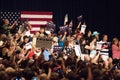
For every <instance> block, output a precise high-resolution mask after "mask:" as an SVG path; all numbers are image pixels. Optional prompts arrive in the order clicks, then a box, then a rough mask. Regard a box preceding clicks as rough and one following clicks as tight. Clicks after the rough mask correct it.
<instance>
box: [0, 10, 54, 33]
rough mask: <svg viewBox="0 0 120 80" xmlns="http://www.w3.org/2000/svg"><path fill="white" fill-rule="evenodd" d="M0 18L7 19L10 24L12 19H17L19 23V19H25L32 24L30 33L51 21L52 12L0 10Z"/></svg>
mask: <svg viewBox="0 0 120 80" xmlns="http://www.w3.org/2000/svg"><path fill="white" fill-rule="evenodd" d="M0 18H1V19H2V20H4V19H9V21H10V25H11V24H12V23H13V22H14V21H17V22H18V24H20V23H21V20H25V19H27V20H28V21H29V23H30V24H31V26H32V30H31V33H34V32H36V31H39V30H40V26H41V25H46V23H47V22H48V21H52V18H53V13H52V12H37V11H20V12H13V11H12V12H11V11H1V12H0Z"/></svg>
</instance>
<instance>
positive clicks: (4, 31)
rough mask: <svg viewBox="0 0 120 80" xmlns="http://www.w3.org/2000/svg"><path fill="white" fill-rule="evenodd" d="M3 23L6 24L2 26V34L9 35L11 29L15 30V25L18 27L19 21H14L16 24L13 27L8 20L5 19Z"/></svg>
mask: <svg viewBox="0 0 120 80" xmlns="http://www.w3.org/2000/svg"><path fill="white" fill-rule="evenodd" d="M3 22H4V23H3V25H2V26H1V34H6V35H9V34H10V31H11V29H13V28H14V26H15V25H17V21H14V23H13V24H12V25H11V26H10V25H9V20H8V19H5V20H4V21H3Z"/></svg>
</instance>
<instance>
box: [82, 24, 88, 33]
mask: <svg viewBox="0 0 120 80" xmlns="http://www.w3.org/2000/svg"><path fill="white" fill-rule="evenodd" d="M86 27H87V26H86V25H81V31H80V32H81V33H85V30H86Z"/></svg>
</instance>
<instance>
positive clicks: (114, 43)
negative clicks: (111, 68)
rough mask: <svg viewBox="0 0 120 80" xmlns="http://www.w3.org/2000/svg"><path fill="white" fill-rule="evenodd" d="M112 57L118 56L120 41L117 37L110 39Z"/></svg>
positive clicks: (117, 57)
mask: <svg viewBox="0 0 120 80" xmlns="http://www.w3.org/2000/svg"><path fill="white" fill-rule="evenodd" d="M112 58H113V59H119V58H120V41H119V40H118V38H113V41H112Z"/></svg>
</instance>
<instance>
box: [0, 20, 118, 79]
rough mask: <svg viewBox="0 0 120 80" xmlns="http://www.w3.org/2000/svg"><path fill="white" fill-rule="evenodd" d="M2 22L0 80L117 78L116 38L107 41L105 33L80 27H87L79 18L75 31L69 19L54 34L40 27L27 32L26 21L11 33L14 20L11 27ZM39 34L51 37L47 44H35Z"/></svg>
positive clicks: (0, 32)
mask: <svg viewBox="0 0 120 80" xmlns="http://www.w3.org/2000/svg"><path fill="white" fill-rule="evenodd" d="M3 22H4V24H3V25H1V26H0V80H120V70H119V69H120V67H119V66H120V65H119V63H120V60H119V58H120V41H119V39H118V38H116V37H115V38H113V41H111V42H110V41H109V42H108V35H107V34H100V33H99V32H98V31H93V32H92V31H91V30H85V31H84V30H81V27H82V26H83V25H84V26H87V25H86V24H85V23H82V22H81V21H80V22H79V24H78V26H77V28H76V30H75V31H73V30H72V26H73V25H74V24H73V23H72V21H71V22H68V23H66V24H65V25H64V26H61V27H60V29H59V32H58V34H56V33H55V32H54V31H53V32H51V31H50V30H49V29H46V27H45V26H41V27H40V31H39V32H35V33H34V35H33V36H30V35H28V33H29V31H30V30H31V29H32V26H31V25H30V24H29V21H27V22H25V23H23V24H24V26H23V25H21V28H20V29H19V30H18V31H15V33H12V32H11V31H12V29H13V28H14V27H15V25H16V24H17V22H16V21H15V22H14V23H13V24H12V25H11V26H10V25H9V20H8V19H5V20H4V21H3ZM86 28H87V27H86ZM99 35H103V36H102V40H100V38H99ZM39 37H40V38H48V39H52V40H51V43H52V44H51V47H50V48H46V47H42V46H41V47H37V46H36V45H38V44H39V43H37V39H38V38H39ZM110 53H111V54H112V56H110Z"/></svg>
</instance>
